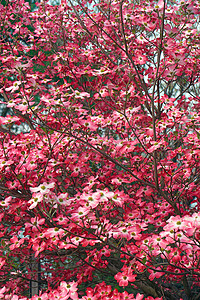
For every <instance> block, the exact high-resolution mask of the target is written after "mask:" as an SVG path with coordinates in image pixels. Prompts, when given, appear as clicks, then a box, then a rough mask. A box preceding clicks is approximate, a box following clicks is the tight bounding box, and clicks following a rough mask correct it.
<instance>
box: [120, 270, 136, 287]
mask: <svg viewBox="0 0 200 300" xmlns="http://www.w3.org/2000/svg"><path fill="white" fill-rule="evenodd" d="M136 276H137V275H133V274H132V272H131V271H130V270H127V271H125V272H123V273H117V274H116V275H115V276H114V278H115V279H116V280H117V282H118V283H119V286H127V285H128V284H129V282H134V281H135V278H136Z"/></svg>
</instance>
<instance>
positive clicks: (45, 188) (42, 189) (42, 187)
mask: <svg viewBox="0 0 200 300" xmlns="http://www.w3.org/2000/svg"><path fill="white" fill-rule="evenodd" d="M54 185H55V182H52V183H47V182H44V183H42V184H40V185H39V186H38V187H31V188H30V190H31V192H35V193H37V192H40V193H41V194H46V193H48V192H49V189H52V188H53V187H54Z"/></svg>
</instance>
